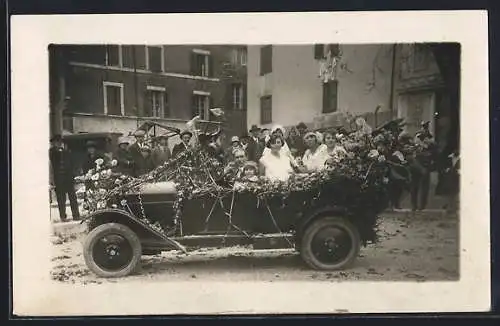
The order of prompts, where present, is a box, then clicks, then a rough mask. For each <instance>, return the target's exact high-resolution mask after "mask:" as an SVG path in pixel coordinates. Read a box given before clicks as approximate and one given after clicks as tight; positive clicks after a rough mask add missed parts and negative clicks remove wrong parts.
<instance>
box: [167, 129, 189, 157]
mask: <svg viewBox="0 0 500 326" xmlns="http://www.w3.org/2000/svg"><path fill="white" fill-rule="evenodd" d="M179 137H181V142H180V143H178V144H176V145H175V146H174V148H173V149H172V156H173V157H176V156H177V155H179V154H180V153H182V152H184V151H185V150H186V149H187V148H189V147H190V145H189V142H190V141H191V138H192V137H193V133H192V132H191V131H189V130H184V131H182V132H181V133H180V135H179Z"/></svg>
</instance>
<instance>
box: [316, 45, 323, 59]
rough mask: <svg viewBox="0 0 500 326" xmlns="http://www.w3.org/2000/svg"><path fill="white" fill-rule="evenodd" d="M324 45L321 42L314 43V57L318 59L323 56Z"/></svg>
mask: <svg viewBox="0 0 500 326" xmlns="http://www.w3.org/2000/svg"><path fill="white" fill-rule="evenodd" d="M323 54H324V46H323V44H314V59H316V60H319V59H322V58H323V56H324V55H323Z"/></svg>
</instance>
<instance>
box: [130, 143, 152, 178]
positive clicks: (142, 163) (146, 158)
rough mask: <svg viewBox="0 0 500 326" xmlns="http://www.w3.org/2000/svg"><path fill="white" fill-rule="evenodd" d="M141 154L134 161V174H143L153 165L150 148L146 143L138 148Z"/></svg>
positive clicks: (136, 175)
mask: <svg viewBox="0 0 500 326" xmlns="http://www.w3.org/2000/svg"><path fill="white" fill-rule="evenodd" d="M140 153H141V156H139V157H138V158H137V160H136V161H135V162H134V176H135V177H140V176H141V175H143V174H146V173H149V172H150V171H152V170H153V169H154V168H155V166H154V165H153V160H152V159H151V148H150V147H149V146H148V145H143V146H142V147H141V148H140Z"/></svg>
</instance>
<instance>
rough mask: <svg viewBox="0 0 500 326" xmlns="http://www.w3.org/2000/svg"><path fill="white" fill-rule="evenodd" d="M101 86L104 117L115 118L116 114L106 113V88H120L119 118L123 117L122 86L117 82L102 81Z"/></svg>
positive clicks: (123, 97)
mask: <svg viewBox="0 0 500 326" xmlns="http://www.w3.org/2000/svg"><path fill="white" fill-rule="evenodd" d="M102 85H103V99H104V115H110V116H117V115H116V114H109V113H108V91H107V87H118V88H120V112H121V116H125V92H124V84H123V83H118V82H110V81H104V82H103V83H102Z"/></svg>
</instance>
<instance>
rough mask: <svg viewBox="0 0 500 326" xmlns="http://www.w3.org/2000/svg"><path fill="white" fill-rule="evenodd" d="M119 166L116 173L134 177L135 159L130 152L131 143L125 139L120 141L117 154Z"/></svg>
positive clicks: (122, 138) (121, 138)
mask: <svg viewBox="0 0 500 326" xmlns="http://www.w3.org/2000/svg"><path fill="white" fill-rule="evenodd" d="M115 157H116V160H117V162H118V165H117V166H116V171H117V172H119V173H123V174H126V175H132V174H133V169H134V159H133V157H132V154H131V153H130V151H129V141H128V140H127V138H125V137H120V138H119V139H118V149H117V150H116V153H115Z"/></svg>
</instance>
